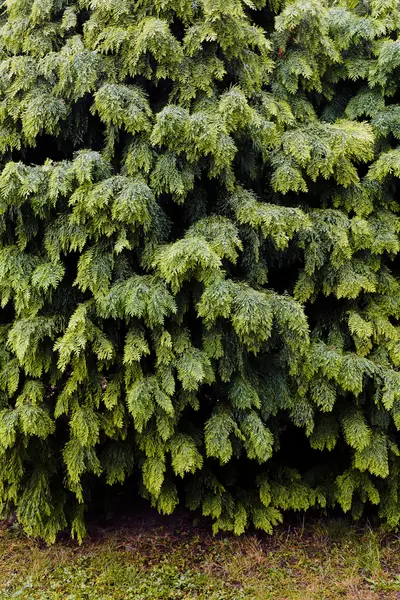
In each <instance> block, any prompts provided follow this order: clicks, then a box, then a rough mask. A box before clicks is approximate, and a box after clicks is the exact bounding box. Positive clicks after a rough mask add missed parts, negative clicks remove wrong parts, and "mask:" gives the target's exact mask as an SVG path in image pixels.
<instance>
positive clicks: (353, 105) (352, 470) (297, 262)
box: [0, 0, 400, 541]
mask: <svg viewBox="0 0 400 600" xmlns="http://www.w3.org/2000/svg"><path fill="white" fill-rule="evenodd" d="M399 33H400V9H399V4H398V2H397V1H396V0H335V1H334V2H327V0H308V1H307V2H304V0H293V1H289V0H195V1H194V0H193V1H192V0H33V1H32V0H5V1H3V2H2V3H1V16H0V156H1V158H0V160H1V164H0V300H1V312H0V321H1V326H0V339H1V345H0V511H1V513H2V514H6V513H8V512H10V511H14V510H16V511H17V516H18V519H19V521H20V522H21V524H22V525H23V527H24V529H25V530H26V532H27V533H28V534H30V535H34V536H41V537H43V538H45V539H46V540H48V541H53V540H54V539H55V536H56V534H57V532H58V531H60V530H61V529H64V528H65V527H67V526H68V527H69V528H70V530H71V532H72V535H73V536H75V537H77V538H78V539H79V540H80V539H81V538H82V537H83V536H84V533H85V525H84V521H85V520H84V516H85V510H86V509H87V508H88V507H89V506H90V503H91V495H93V490H95V489H96V490H99V489H100V490H103V491H104V490H106V489H108V486H113V485H115V484H121V483H123V482H125V481H126V480H127V479H130V480H133V481H135V482H136V484H137V487H138V489H139V491H140V493H141V494H142V495H143V496H144V497H145V498H148V499H149V501H150V502H151V503H152V504H153V505H154V506H156V507H157V509H158V510H159V511H161V512H164V513H170V512H172V511H173V510H174V508H175V507H176V505H177V504H178V502H179V501H180V502H182V503H184V504H186V505H187V506H189V507H190V508H191V509H201V511H202V513H203V514H204V515H209V516H211V517H212V519H213V522H214V530H215V531H218V530H219V529H223V530H232V531H234V532H235V533H237V534H240V533H242V532H243V531H244V530H245V528H246V527H247V526H251V525H254V526H255V527H257V528H261V529H264V530H266V531H271V530H272V527H273V526H274V525H276V524H277V523H278V522H280V521H281V520H282V518H283V516H282V514H283V511H286V510H301V511H304V510H307V509H308V508H310V507H316V508H318V507H319V508H325V507H332V506H335V505H340V506H341V507H342V509H343V510H344V511H351V512H352V514H353V515H354V516H355V517H357V516H359V515H361V514H362V512H363V510H364V507H365V506H368V505H369V504H371V503H372V504H374V505H377V506H378V510H379V515H380V516H381V518H383V519H384V520H385V521H386V522H387V524H388V525H389V526H390V527H396V526H397V525H398V524H399V521H400V511H399V509H398V507H399V501H400V449H399V446H398V433H397V431H398V429H399V428H400V371H399V366H400V325H399V319H400V272H399V261H398V253H399V233H400V216H399V212H400V211H399V209H400V204H399V201H398V194H399V191H400V185H399V178H400V146H399V145H398V144H399V142H398V140H399V139H400V90H399V84H398V82H399V77H400V38H399Z"/></svg>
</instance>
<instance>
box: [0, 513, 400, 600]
mask: <svg viewBox="0 0 400 600" xmlns="http://www.w3.org/2000/svg"><path fill="white" fill-rule="evenodd" d="M13 598H19V599H22V600H28V599H29V600H31V599H32V600H56V599H57V600H78V599H79V600H84V599H87V600H167V599H169V600H175V599H176V600H178V599H182V600H203V599H204V600H206V599H207V600H241V599H246V600H300V599H301V600H336V599H344V598H347V599H352V600H356V599H360V600H371V599H374V598H382V599H385V600H392V599H393V600H397V599H399V598H400V537H398V536H396V535H387V534H385V533H384V532H383V531H381V530H376V529H375V530H374V529H371V528H370V527H367V526H365V527H363V528H361V529H356V528H355V527H352V526H351V525H350V524H349V522H348V521H345V520H335V521H323V522H322V521H319V522H316V523H313V524H309V525H306V526H304V525H303V526H301V525H300V526H298V527H291V528H286V529H281V530H279V531H277V532H276V533H275V534H274V535H273V536H272V537H268V536H263V535H247V536H244V537H241V538H235V537H233V536H226V537H219V538H213V537H212V536H211V535H210V534H209V533H208V532H207V530H204V528H203V529H201V528H198V527H194V526H192V525H191V522H190V521H188V520H187V519H176V518H175V519H165V520H160V519H154V518H150V519H146V520H145V521H142V522H135V523H132V524H126V525H124V526H121V527H119V528H118V529H117V530H116V529H115V528H113V529H107V528H103V529H98V530H95V531H92V532H91V537H90V538H89V539H87V540H85V542H84V544H83V545H82V546H81V547H79V546H77V545H75V544H74V543H72V542H70V541H68V542H65V541H64V542H59V543H58V544H56V545H55V546H53V547H50V548H48V547H43V545H41V544H40V543H38V542H35V541H34V540H27V539H26V538H25V536H24V535H23V534H22V533H21V531H20V530H19V528H18V526H16V525H13V526H11V527H8V526H6V524H4V525H3V527H2V528H0V599H1V600H6V599H7V600H11V599H13Z"/></svg>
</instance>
